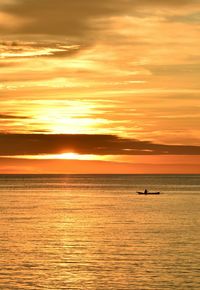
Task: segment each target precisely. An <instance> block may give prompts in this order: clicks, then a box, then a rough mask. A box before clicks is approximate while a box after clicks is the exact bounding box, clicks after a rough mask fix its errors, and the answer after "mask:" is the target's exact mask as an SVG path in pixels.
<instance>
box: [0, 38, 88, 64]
mask: <svg viewBox="0 0 200 290" xmlns="http://www.w3.org/2000/svg"><path fill="white" fill-rule="evenodd" d="M81 49H84V47H80V45H69V44H68V45H67V44H66V43H61V42H60V43H58V42H49V41H48V42H44V41H43V42H41V41H37V42H35V41H31V42H30V41H29V42H28V41H4V42H0V56H1V59H14V60H16V59H19V58H20V59H21V58H25V59H27V58H33V57H38V56H40V57H66V56H71V55H73V54H77V53H78V52H79V51H80V50H81ZM0 66H1V64H0Z"/></svg>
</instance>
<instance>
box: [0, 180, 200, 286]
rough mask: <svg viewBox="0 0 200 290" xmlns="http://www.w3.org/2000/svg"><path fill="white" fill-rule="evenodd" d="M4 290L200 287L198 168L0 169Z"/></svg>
mask: <svg viewBox="0 0 200 290" xmlns="http://www.w3.org/2000/svg"><path fill="white" fill-rule="evenodd" d="M145 188H146V189H148V190H150V191H160V192H161V194H160V195H138V194H137V193H136V191H142V190H144V189H145ZM0 289H1V290H24V289H27V290H37V289H44V290H49V289H53V290H62V289H67V290H173V289H174V290H178V289H180V290H189V289H193V290H194V289H196V290H199V289H200V175H0Z"/></svg>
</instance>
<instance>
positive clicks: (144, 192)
mask: <svg viewBox="0 0 200 290" xmlns="http://www.w3.org/2000/svg"><path fill="white" fill-rule="evenodd" d="M137 194H145V195H147V194H160V191H156V192H150V191H148V190H147V189H145V191H137Z"/></svg>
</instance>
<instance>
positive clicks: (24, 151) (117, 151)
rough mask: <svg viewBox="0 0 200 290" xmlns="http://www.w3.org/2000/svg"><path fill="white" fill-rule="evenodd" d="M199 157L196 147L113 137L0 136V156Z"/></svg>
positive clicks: (199, 150)
mask: <svg viewBox="0 0 200 290" xmlns="http://www.w3.org/2000/svg"><path fill="white" fill-rule="evenodd" d="M66 152H76V153H79V154H95V155H200V146H184V145H165V144H155V143H152V142H149V141H140V140H136V139H128V138H120V137H118V136H115V135H86V134H85V135H84V134H80V135H72V134H63V135H58V134H57V135H56V134H52V135H48V134H46V135H45V134H4V133H1V134H0V155H1V156H15V155H38V154H59V153H66Z"/></svg>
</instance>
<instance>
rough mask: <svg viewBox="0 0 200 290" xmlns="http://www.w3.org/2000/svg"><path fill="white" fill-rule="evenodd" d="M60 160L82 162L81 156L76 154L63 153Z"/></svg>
mask: <svg viewBox="0 0 200 290" xmlns="http://www.w3.org/2000/svg"><path fill="white" fill-rule="evenodd" d="M58 159H67V160H80V159H81V155H80V154H78V153H74V152H69V153H62V154H59V155H58Z"/></svg>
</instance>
